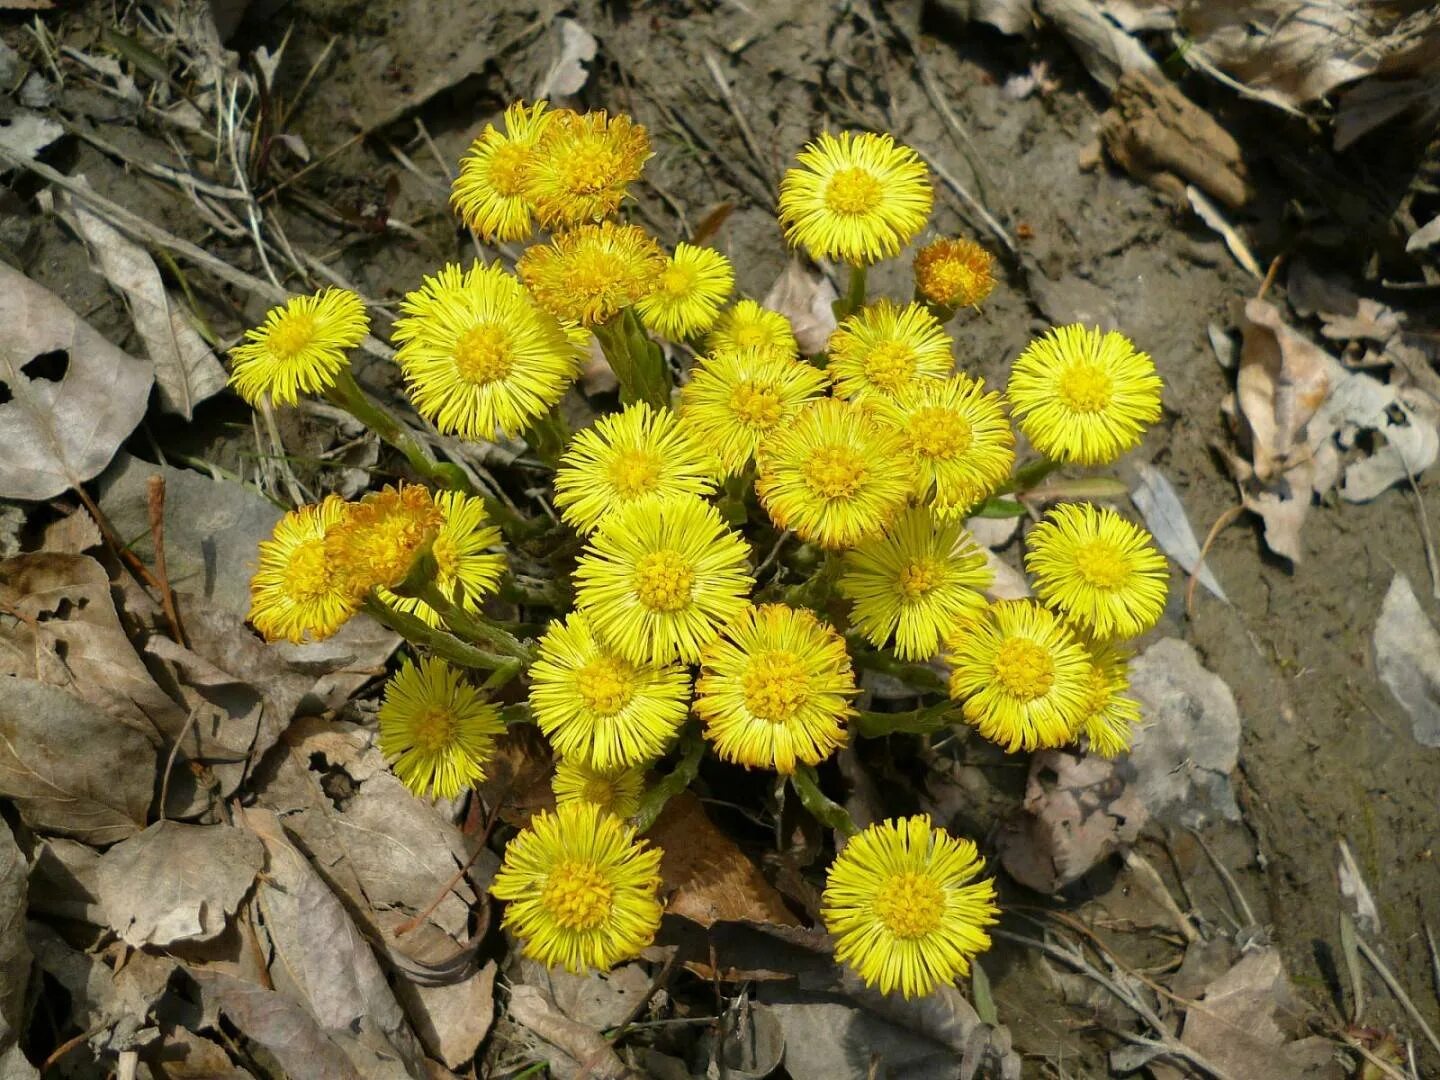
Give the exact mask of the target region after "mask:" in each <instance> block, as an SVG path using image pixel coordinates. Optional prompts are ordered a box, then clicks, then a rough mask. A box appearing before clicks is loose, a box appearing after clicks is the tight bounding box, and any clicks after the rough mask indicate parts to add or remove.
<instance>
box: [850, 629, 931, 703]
mask: <svg viewBox="0 0 1440 1080" xmlns="http://www.w3.org/2000/svg"><path fill="white" fill-rule="evenodd" d="M846 644H847V645H848V646H849V648H850V659H851V661H852V662H853V663H854V664H855V666H856V667H857V668H859V669H860V670H862V671H875V672H879V673H880V674H881V675H889V676H890V677H891V678H892V679H898V680H899V681H900V682H903V683H904V684H905V685H907V686H911V687H914V688H915V689H916V690H919V691H922V692H924V693H927V694H946V693H949V687H948V686H946V685H945V679H944V678H943V677H942V676H941V675H940V673H939V672H938V671H934V670H932V669H930V668H928V667H925V666H924V665H922V664H907V663H905V662H904V661H901V660H896V659H895V658H894V657H893V656H887V655H886V654H884V653H880V652H872V651H871V650H870V649H869V648H868V647H867V646H868V643H867V642H866V641H865V639H864V638H862V637H860V636H859V635H858V634H850V635H849V636H848V637H847V638H846Z"/></svg>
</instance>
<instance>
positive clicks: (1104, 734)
mask: <svg viewBox="0 0 1440 1080" xmlns="http://www.w3.org/2000/svg"><path fill="white" fill-rule="evenodd" d="M1129 689H1130V674H1129V663H1128V657H1127V656H1126V654H1125V653H1124V652H1122V651H1121V650H1120V649H1117V648H1115V647H1114V646H1113V645H1091V646H1090V697H1089V700H1088V701H1087V702H1086V706H1085V709H1084V716H1085V719H1084V721H1083V722H1082V723H1081V725H1080V734H1082V735H1084V736H1085V739H1086V741H1087V742H1088V743H1089V744H1090V750H1091V751H1092V752H1094V753H1096V754H1099V755H1100V756H1101V757H1107V758H1108V757H1115V756H1116V755H1117V754H1123V753H1125V752H1126V751H1127V750H1129V749H1130V744H1131V743H1132V742H1134V741H1135V729H1136V728H1137V727H1139V726H1140V703H1139V702H1138V701H1136V700H1135V699H1134V698H1132V697H1129V696H1128V693H1127V692H1128V691H1129Z"/></svg>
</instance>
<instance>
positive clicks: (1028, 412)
mask: <svg viewBox="0 0 1440 1080" xmlns="http://www.w3.org/2000/svg"><path fill="white" fill-rule="evenodd" d="M1160 386H1161V383H1160V376H1159V375H1157V374H1155V364H1154V362H1153V361H1151V359H1150V357H1149V355H1148V354H1147V353H1143V352H1137V351H1136V349H1135V346H1134V345H1133V344H1131V342H1130V339H1129V338H1127V337H1126V336H1125V335H1124V334H1121V333H1118V332H1116V331H1114V330H1111V331H1110V332H1108V333H1104V334H1102V333H1101V332H1100V330H1099V329H1098V328H1096V329H1091V330H1087V329H1085V327H1083V326H1080V325H1078V324H1075V325H1072V326H1061V327H1058V328H1056V329H1053V330H1051V331H1050V332H1049V333H1048V334H1046V335H1045V336H1044V337H1040V338H1036V339H1035V340H1034V341H1032V342H1031V343H1030V344H1029V345H1027V346H1026V347H1025V351H1024V352H1022V353H1021V354H1020V355H1019V356H1018V357H1017V358H1016V360H1015V365H1014V366H1013V367H1012V368H1011V369H1010V385H1009V387H1008V388H1007V389H1006V392H1005V393H1006V396H1007V397H1009V399H1010V408H1011V411H1013V412H1014V413H1015V416H1016V419H1017V420H1018V421H1019V423H1020V430H1021V431H1023V432H1024V433H1025V435H1026V437H1027V438H1028V439H1029V440H1030V442H1031V443H1033V444H1034V446H1035V449H1036V450H1039V451H1040V452H1041V453H1042V454H1044V455H1045V456H1047V457H1050V458H1053V459H1055V460H1056V461H1064V462H1073V463H1075V464H1077V465H1105V464H1108V463H1109V462H1112V461H1114V460H1115V459H1116V458H1118V457H1119V456H1120V455H1121V454H1123V453H1125V451H1127V450H1130V449H1133V448H1134V447H1135V446H1137V445H1139V443H1140V436H1141V435H1143V434H1144V432H1145V425H1147V424H1152V423H1154V422H1155V421H1156V420H1158V419H1160Z"/></svg>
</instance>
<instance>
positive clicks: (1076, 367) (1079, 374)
mask: <svg viewBox="0 0 1440 1080" xmlns="http://www.w3.org/2000/svg"><path fill="white" fill-rule="evenodd" d="M1055 389H1056V392H1057V393H1058V394H1059V395H1060V400H1061V401H1063V402H1064V403H1065V405H1066V407H1067V408H1069V409H1070V411H1071V412H1077V413H1098V412H1104V411H1105V409H1106V408H1107V407H1108V406H1109V405H1110V401H1111V399H1112V398H1113V397H1114V385H1113V383H1112V382H1111V380H1110V373H1109V372H1108V371H1106V370H1105V369H1104V368H1103V367H1101V366H1100V365H1099V364H1091V363H1079V364H1071V365H1070V366H1069V367H1068V368H1066V369H1065V370H1064V371H1062V372H1061V373H1060V377H1059V379H1058V380H1057V381H1056V387H1055Z"/></svg>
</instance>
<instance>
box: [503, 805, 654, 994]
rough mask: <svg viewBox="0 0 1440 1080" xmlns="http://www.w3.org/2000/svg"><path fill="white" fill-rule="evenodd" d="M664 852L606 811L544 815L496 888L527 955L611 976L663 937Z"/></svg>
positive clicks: (526, 833) (521, 837) (567, 809)
mask: <svg viewBox="0 0 1440 1080" xmlns="http://www.w3.org/2000/svg"><path fill="white" fill-rule="evenodd" d="M659 891H660V849H659V848H652V847H646V845H645V842H644V841H643V840H636V839H635V830H634V829H632V828H630V827H629V826H627V825H624V824H623V823H622V822H621V821H620V819H618V818H616V817H615V816H614V815H612V814H607V813H604V812H603V811H602V810H601V809H600V808H599V807H598V806H592V805H590V804H589V803H584V802H575V803H570V804H568V805H565V806H561V807H557V808H556V810H555V812H554V813H553V814H552V813H549V812H541V813H539V814H536V815H535V816H534V817H533V818H531V819H530V824H529V826H528V827H526V828H524V829H522V830H521V831H520V832H519V834H518V835H516V836H515V838H514V839H512V840H511V841H510V843H509V844H507V845H506V846H505V859H504V862H503V863H502V864H501V866H500V870H499V872H498V873H497V874H496V875H495V881H494V882H493V883H492V884H491V886H490V893H491V895H493V896H495V897H496V898H497V899H500V900H505V901H507V904H506V907H505V917H504V920H503V923H504V925H505V926H506V927H507V928H508V929H510V930H512V931H513V932H514V933H515V934H516V935H517V936H518V937H519V938H520V939H521V941H522V942H523V943H524V950H525V955H526V956H529V957H531V958H533V959H535V960H538V961H539V962H540V963H542V964H545V965H547V966H550V967H557V966H558V967H563V968H564V969H565V970H566V971H572V972H581V971H585V970H586V969H591V968H593V969H596V970H600V971H608V970H609V969H610V968H612V967H614V966H615V965H616V964H618V963H620V962H621V961H622V960H629V959H631V958H632V957H635V956H638V955H639V954H640V950H642V949H644V948H645V946H647V945H649V944H650V942H651V941H653V940H654V938H655V931H656V930H657V929H659V926H660V915H661V913H662V908H661V906H660V900H659Z"/></svg>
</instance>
